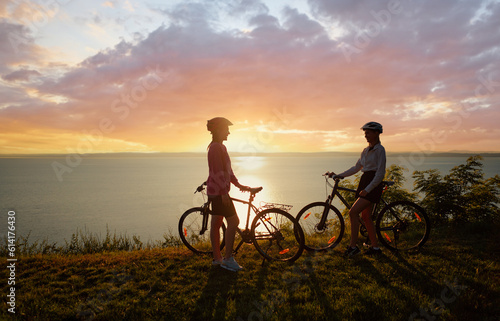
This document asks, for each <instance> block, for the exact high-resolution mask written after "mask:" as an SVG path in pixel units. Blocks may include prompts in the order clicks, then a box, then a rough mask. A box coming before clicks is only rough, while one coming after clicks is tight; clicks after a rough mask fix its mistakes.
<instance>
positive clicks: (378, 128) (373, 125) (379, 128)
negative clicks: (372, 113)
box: [361, 121, 383, 133]
mask: <svg viewBox="0 0 500 321" xmlns="http://www.w3.org/2000/svg"><path fill="white" fill-rule="evenodd" d="M361 129H363V130H365V129H372V130H376V131H379V132H380V133H382V131H383V129H382V125H381V124H379V123H377V122H374V121H371V122H368V123H366V124H364V125H363V127H361Z"/></svg>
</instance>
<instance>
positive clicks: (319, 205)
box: [297, 202, 345, 251]
mask: <svg viewBox="0 0 500 321" xmlns="http://www.w3.org/2000/svg"><path fill="white" fill-rule="evenodd" d="M327 206H329V208H330V210H329V211H328V216H327V220H326V224H325V227H324V228H323V229H322V230H319V229H318V224H319V223H320V220H321V216H322V215H323V211H324V210H325V207H327ZM297 221H298V222H299V224H300V226H301V227H302V230H303V231H304V235H305V245H304V247H305V249H306V250H308V251H326V250H328V249H333V248H335V247H336V246H337V245H339V244H340V241H341V240H342V237H343V236H344V231H345V223H344V218H343V217H342V214H341V213H340V211H339V210H338V209H337V208H336V207H334V206H333V205H329V204H328V203H326V202H315V203H311V204H309V205H306V206H304V208H302V209H301V210H300V212H299V214H297Z"/></svg>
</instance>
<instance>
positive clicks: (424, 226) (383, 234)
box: [376, 201, 431, 251]
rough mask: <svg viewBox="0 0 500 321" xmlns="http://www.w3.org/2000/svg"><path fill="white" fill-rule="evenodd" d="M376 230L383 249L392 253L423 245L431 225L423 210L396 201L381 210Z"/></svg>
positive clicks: (407, 202) (411, 203)
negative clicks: (385, 248)
mask: <svg viewBox="0 0 500 321" xmlns="http://www.w3.org/2000/svg"><path fill="white" fill-rule="evenodd" d="M376 229H377V234H378V238H379V240H380V242H381V243H382V244H383V245H384V246H385V247H387V248H388V249H390V250H392V251H405V250H411V249H416V248H419V247H421V246H422V245H424V243H425V242H426V241H427V239H428V238H429V234H430V230H431V225H430V221H429V218H428V217H427V213H426V212H425V211H424V209H423V208H421V207H420V206H418V205H417V204H415V203H413V202H410V201H398V202H393V203H390V204H389V205H387V206H386V207H384V209H382V211H381V212H380V214H379V216H378V218H377V223H376Z"/></svg>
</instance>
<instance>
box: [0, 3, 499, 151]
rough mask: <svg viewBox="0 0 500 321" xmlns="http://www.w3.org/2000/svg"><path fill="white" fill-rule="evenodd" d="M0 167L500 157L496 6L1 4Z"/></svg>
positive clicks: (379, 4) (471, 4)
mask: <svg viewBox="0 0 500 321" xmlns="http://www.w3.org/2000/svg"><path fill="white" fill-rule="evenodd" d="M0 18H1V20H0V42H1V43H0V47H1V48H2V49H1V51H0V144H1V150H0V153H2V154H43V153H80V154H85V153H102V152H203V151H206V147H207V145H208V143H209V141H210V139H211V137H210V134H209V133H208V132H207V130H206V121H207V119H210V118H212V117H216V116H225V117H227V118H229V119H230V120H231V121H232V122H233V123H234V126H232V127H231V129H230V130H231V135H230V136H229V141H228V142H227V146H228V149H229V150H230V151H232V152H247V153H254V152H322V151H361V149H362V148H363V147H364V146H366V141H365V139H364V137H363V133H362V131H361V130H360V127H361V126H362V125H363V124H364V123H366V122H367V121H378V122H380V123H382V124H383V125H384V133H383V135H382V136H381V139H382V143H383V145H384V146H385V148H386V150H387V151H393V152H402V151H453V150H469V151H496V152H500V144H499V142H500V129H499V121H500V2H499V1H476V0H464V1H448V0H446V1H444V0H443V1H441V0H440V1H436V0H423V1H417V0H401V1H397V0H391V1H351V0H302V1H297V0H296V1H285V0H267V1H259V0H224V1H222V0H213V1H212V0H211V1H209V0H199V1H180V0H176V1H171V0H164V1H158V0H147V1H133V0H125V1H122V0H111V1H105V0H86V1H81V0H51V1H49V0H44V1H24V0H16V1H4V0H2V1H1V2H0Z"/></svg>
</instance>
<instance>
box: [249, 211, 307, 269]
mask: <svg viewBox="0 0 500 321" xmlns="http://www.w3.org/2000/svg"><path fill="white" fill-rule="evenodd" d="M251 233H252V242H253V245H254V246H255V248H256V249H257V251H258V252H259V253H260V254H261V255H262V256H263V257H265V258H266V259H268V260H271V261H289V262H293V261H295V260H297V259H298V258H299V257H300V256H301V255H302V252H303V251H304V233H303V232H302V228H301V227H300V225H299V224H298V223H297V220H296V219H295V218H294V217H293V216H292V215H290V214H289V213H287V212H285V211H283V210H280V209H277V208H270V209H267V210H264V211H262V212H260V213H258V214H257V216H256V217H255V219H254V220H253V222H252V227H251Z"/></svg>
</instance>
